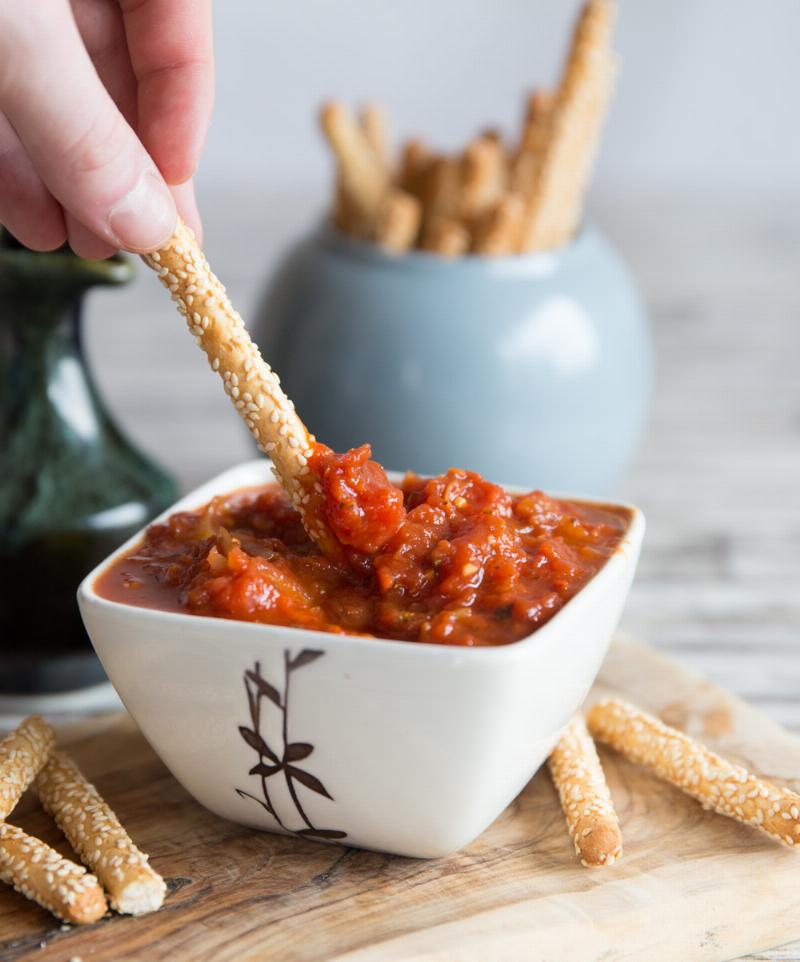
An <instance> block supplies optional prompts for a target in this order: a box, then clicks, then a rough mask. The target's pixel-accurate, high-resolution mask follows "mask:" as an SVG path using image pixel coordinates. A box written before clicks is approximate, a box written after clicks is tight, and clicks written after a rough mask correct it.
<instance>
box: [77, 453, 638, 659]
mask: <svg viewBox="0 0 800 962" xmlns="http://www.w3.org/2000/svg"><path fill="white" fill-rule="evenodd" d="M270 467H271V461H270V460H269V459H268V458H255V459H251V460H248V461H243V462H241V463H240V464H237V465H234V466H233V467H231V468H227V469H226V470H225V471H222V472H220V473H219V474H217V475H215V476H214V477H212V478H210V479H209V480H208V481H205V482H204V483H202V484H200V485H198V486H197V487H195V488H193V489H192V490H191V491H189V492H188V493H187V494H185V495H183V496H182V497H180V498H179V499H178V500H177V501H176V502H175V503H174V504H172V505H171V506H170V507H168V508H166V509H165V510H164V511H162V512H161V513H160V514H159V515H158V516H157V517H155V518H153V519H152V521H150V522H148V524H146V525H144V526H143V527H142V528H140V529H139V530H138V531H137V532H136V533H135V534H133V535H131V537H130V538H128V539H127V541H125V542H124V543H123V544H121V545H120V546H119V547H118V548H116V549H115V550H114V551H112V552H111V554H109V555H108V557H106V558H105V559H104V560H103V561H101V562H100V563H99V564H98V565H96V566H95V567H94V568H93V569H92V570H91V571H90V572H89V573H88V574H87V575H86V576H85V577H84V578H83V580H82V581H81V583H80V585H79V586H78V590H77V596H78V602H79V606H80V607H81V613H82V614H83V606H84V605H90V606H92V607H95V608H98V609H100V610H105V611H115V612H117V613H120V612H122V613H123V614H124V615H126V616H128V617H131V618H135V619H137V620H141V621H144V622H148V621H149V622H151V623H156V622H161V623H162V624H163V623H164V621H165V620H166V621H167V622H168V623H172V624H181V623H182V624H184V625H187V626H194V627H198V626H199V625H202V624H206V625H216V626H217V627H219V628H223V627H224V630H225V634H226V635H227V636H228V637H226V638H225V644H237V643H238V642H239V641H240V640H242V641H243V640H244V639H245V638H247V639H250V640H252V639H256V640H258V639H263V640H268V639H269V638H270V636H273V638H278V637H280V636H281V635H283V634H284V633H285V632H290V633H291V635H292V636H296V637H297V643H298V645H301V646H302V647H308V646H309V645H313V644H314V643H316V644H319V643H320V642H321V640H323V639H324V640H325V642H326V643H327V644H328V645H334V646H336V645H337V644H346V645H348V646H351V647H353V646H354V647H356V648H364V649H365V650H369V651H374V652H379V651H381V650H384V651H387V652H394V653H396V654H399V653H400V652H407V653H408V655H407V656H408V657H411V656H412V655H414V654H416V655H417V656H418V657H423V658H426V659H431V658H434V659H436V658H438V659H442V658H445V659H448V660H451V659H453V658H458V657H466V658H469V659H477V660H478V662H480V661H481V660H487V659H488V660H491V661H497V660H498V659H505V660H507V659H516V658H520V657H522V656H523V655H524V654H525V653H526V652H528V651H529V650H530V649H531V648H533V647H538V646H539V645H541V644H542V643H543V641H542V639H546V638H547V637H549V636H550V635H551V634H553V633H554V632H555V631H558V630H559V629H560V627H561V625H562V623H563V622H564V621H565V620H566V619H567V618H569V617H570V616H571V615H572V616H573V617H574V614H573V613H574V612H575V611H576V609H577V608H579V607H584V606H585V604H586V603H587V602H588V601H589V600H591V599H592V598H593V597H594V596H595V595H597V594H598V593H600V592H601V591H603V590H605V588H606V585H607V584H608V583H609V582H611V581H613V580H614V579H615V577H616V576H617V575H618V574H619V573H621V572H622V571H623V570H624V569H625V568H626V567H627V566H628V565H629V564H631V563H632V562H633V561H634V560H635V559H636V556H637V555H638V551H639V548H640V546H641V543H642V539H643V537H644V531H645V518H644V514H643V513H642V511H641V510H640V509H639V508H637V507H636V506H635V505H632V504H629V503H627V502H623V501H610V500H608V499H605V498H593V497H588V496H584V495H573V494H571V493H562V492H556V493H552V492H550V494H551V496H552V497H556V498H559V499H563V500H568V501H577V502H581V503H584V504H596V505H607V506H609V507H616V508H624V509H626V510H627V511H629V512H630V521H629V523H628V527H627V529H626V532H625V538H624V539H623V540H622V541H621V542H620V544H619V545H618V547H617V548H616V550H615V551H614V553H613V554H612V555H611V557H610V558H609V559H608V560H607V561H606V563H605V564H604V565H603V567H602V568H601V569H600V570H599V571H598V572H597V573H596V574H595V575H593V576H592V577H591V578H590V580H589V581H588V582H587V583H586V584H585V585H584V586H583V588H581V589H580V590H579V591H578V592H576V594H575V595H573V597H572V598H570V599H569V600H568V601H567V602H566V603H565V604H564V605H563V606H562V607H561V608H560V609H559V610H558V611H557V612H556V613H555V614H554V615H553V616H552V617H551V618H550V619H549V621H547V622H545V624H543V625H541V626H540V627H538V628H535V629H534V630H533V631H532V632H531V633H530V634H528V635H525V636H524V637H522V638H518V639H517V640H516V641H511V642H508V644H505V645H486V646H480V645H478V646H474V647H471V646H465V645H443V644H437V643H435V642H424V641H405V640H401V639H395V638H381V637H379V636H377V635H366V636H365V635H351V634H347V633H346V632H342V633H336V632H328V631H319V630H316V629H309V628H294V627H292V626H290V625H265V624H260V623H258V622H252V621H239V620H236V619H233V618H220V617H217V616H215V615H202V616H201V615H193V614H189V613H188V612H182V611H164V610H162V609H160V608H147V607H139V606H138V605H129V604H125V603H124V602H121V601H113V600H111V599H110V598H104V597H103V596H102V595H100V594H98V593H97V592H96V591H95V588H94V585H95V582H96V581H97V579H98V578H99V577H100V576H101V575H102V574H103V573H104V572H105V571H106V570H107V569H108V568H109V567H111V565H113V564H114V562H115V561H116V560H117V559H118V558H119V557H121V556H122V555H124V554H125V553H127V552H128V551H129V550H130V549H131V548H132V547H133V546H134V545H135V544H137V543H138V542H139V540H140V539H141V538H142V537H143V535H144V533H145V531H146V529H147V528H148V527H149V525H151V524H158V523H160V522H162V521H164V520H165V519H166V518H168V517H169V516H170V515H171V514H174V513H175V512H176V511H187V510H193V509H195V508H198V507H200V506H202V505H203V504H205V503H206V502H207V501H209V500H210V498H212V497H215V496H216V495H218V494H223V493H225V491H226V490H230V491H235V490H236V489H237V488H246V487H249V486H251V485H257V484H259V483H267V482H268V481H269V480H271V479H272V478H271V471H270ZM256 472H260V473H261V474H262V479H261V480H260V481H259V480H258V479H255V480H241V481H238V483H237V482H234V481H232V480H229V479H233V478H237V477H239V476H240V475H249V474H253V473H256ZM405 473H406V472H404V471H387V474H388V475H389V477H390V479H391V480H393V481H396V480H400V479H401V478H402V477H404V475H405ZM502 487H504V488H505V489H506V490H507V491H509V492H511V493H514V494H524V493H526V491H529V490H535V488H525V487H522V486H520V485H502ZM576 602H577V604H576ZM565 616H566V617H565Z"/></svg>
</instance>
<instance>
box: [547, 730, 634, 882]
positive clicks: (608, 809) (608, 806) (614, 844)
mask: <svg viewBox="0 0 800 962" xmlns="http://www.w3.org/2000/svg"><path fill="white" fill-rule="evenodd" d="M547 765H548V768H549V769H550V775H551V776H552V778H553V783H554V785H555V786H556V789H557V790H558V796H559V799H560V800H561V807H562V808H563V810H564V816H565V818H566V820H567V829H568V830H569V834H570V838H571V839H572V841H573V843H574V845H575V854H576V855H577V856H578V857H579V858H580V860H581V864H582V865H585V866H587V868H588V867H592V866H598V865H611V864H612V863H613V862H615V861H616V860H617V859H618V858H620V856H621V855H622V833H621V832H620V827H619V819H618V818H617V813H616V812H615V811H614V804H613V802H612V801H611V793H610V792H609V790H608V784H607V783H606V778H605V775H604V774H603V768H602V766H601V764H600V759H599V758H598V757H597V749H596V748H595V746H594V742H593V741H592V737H591V735H590V734H589V732H588V731H587V729H586V722H585V721H584V719H583V715H580V714H578V715H575V717H574V718H573V719H572V721H570V723H569V725H567V727H566V729H565V731H564V734H563V735H562V736H561V738H560V740H559V742H558V744H557V745H556V747H555V748H554V749H553V751H552V753H551V754H550V757H549V758H548V759H547Z"/></svg>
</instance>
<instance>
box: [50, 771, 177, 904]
mask: <svg viewBox="0 0 800 962" xmlns="http://www.w3.org/2000/svg"><path fill="white" fill-rule="evenodd" d="M36 791H37V792H38V794H39V798H40V799H41V802H42V805H43V806H44V808H45V810H46V811H47V812H49V813H50V814H51V815H52V816H53V818H54V819H55V821H56V824H57V825H58V827H59V828H60V829H61V831H62V832H63V833H64V834H65V835H66V836H67V839H68V840H69V843H70V845H71V846H72V847H73V848H74V849H75V851H76V852H77V853H78V855H80V857H81V859H82V860H83V862H85V864H86V865H88V866H89V867H90V868H91V869H93V870H94V871H95V872H96V874H97V877H98V878H99V879H100V881H101V882H102V883H103V886H104V888H105V890H106V891H107V892H108V896H109V899H110V901H111V905H112V906H113V907H114V908H115V909H116V910H117V911H118V912H123V913H125V914H126V915H142V914H144V913H145V912H153V911H155V910H156V909H158V908H160V907H161V905H162V903H163V901H164V895H165V894H166V891H167V887H166V884H165V883H164V879H163V878H161V876H160V875H159V874H158V873H157V872H156V871H154V870H153V869H152V868H151V867H150V865H149V864H148V857H147V856H146V855H144V854H143V853H142V852H140V851H139V849H138V848H137V847H136V846H135V845H134V844H133V842H132V841H131V838H130V836H129V835H128V833H127V832H126V831H125V829H124V828H123V827H122V825H120V822H119V819H118V818H117V816H116V815H115V814H114V812H113V811H112V810H111V809H110V808H109V806H108V804H107V803H106V802H105V801H104V800H103V799H102V797H101V796H100V793H99V792H98V791H97V789H96V788H95V787H94V785H92V784H91V783H90V782H88V781H87V780H86V779H85V778H84V777H83V775H82V774H81V773H80V771H79V770H78V767H77V765H75V763H74V762H73V761H71V760H70V759H69V758H67V757H66V755H62V754H61V753H60V752H54V753H53V754H52V755H51V756H50V760H49V761H48V763H47V764H46V765H45V767H44V768H43V769H42V771H41V772H40V774H39V777H38V778H37V779H36Z"/></svg>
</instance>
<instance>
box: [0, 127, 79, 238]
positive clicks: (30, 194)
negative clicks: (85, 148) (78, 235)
mask: <svg viewBox="0 0 800 962" xmlns="http://www.w3.org/2000/svg"><path fill="white" fill-rule="evenodd" d="M0 223H2V224H5V226H6V227H7V228H8V229H9V231H11V233H12V234H13V235H14V237H16V238H17V240H18V241H19V242H20V243H21V244H24V245H25V246H26V247H30V248H31V250H35V251H51V250H55V248H57V247H60V246H61V245H62V244H63V243H64V241H65V240H66V239H67V231H66V227H65V225H64V217H63V215H62V213H61V207H60V206H59V205H58V204H57V203H56V201H55V200H54V199H53V196H52V194H51V193H50V191H49V190H48V189H47V188H46V187H45V185H44V184H43V183H42V179H41V177H39V175H38V174H37V173H36V170H35V169H34V166H33V164H32V163H31V162H30V158H29V157H28V155H27V154H26V152H25V148H24V147H23V146H22V144H21V143H20V142H19V137H17V135H16V133H15V132H14V128H13V127H12V126H11V124H10V123H9V122H8V120H6V118H5V117H4V116H3V115H2V114H0Z"/></svg>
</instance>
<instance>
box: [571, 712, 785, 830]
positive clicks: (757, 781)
mask: <svg viewBox="0 0 800 962" xmlns="http://www.w3.org/2000/svg"><path fill="white" fill-rule="evenodd" d="M587 721H588V725H589V731H590V732H591V733H592V735H594V737H595V738H596V739H597V740H598V741H601V742H603V743H604V744H606V745H608V746H609V747H610V748H613V749H615V750H616V751H618V752H620V753H621V754H622V755H624V756H625V758H627V759H629V760H630V761H632V762H636V764H638V765H644V766H645V767H646V768H649V769H650V770H651V771H652V772H653V773H654V774H655V775H657V776H658V777H659V778H663V779H664V781H667V782H669V783H670V784H671V785H675V786H676V787H677V788H680V789H681V791H683V792H686V794H687V795H691V796H692V798H696V799H697V801H699V802H700V803H701V804H702V806H703V808H706V809H710V810H713V811H715V812H718V813H719V814H720V815H727V817H728V818H733V819H735V820H736V821H737V822H743V823H744V824H746V825H752V826H753V827H754V828H758V829H760V830H761V831H762V832H766V833H767V835H770V836H771V837H772V838H774V839H776V840H777V841H778V842H781V844H783V845H787V846H790V847H791V846H794V845H795V844H797V843H798V839H800V795H798V794H797V793H796V792H792V791H790V790H789V789H787V788H780V787H779V786H777V785H773V784H771V783H770V782H767V781H764V780H763V779H761V778H758V776H756V775H753V774H752V773H751V772H748V771H747V769H745V768H742V767H741V766H740V765H734V764H733V763H732V762H729V761H726V760H725V759H724V758H721V757H720V756H719V755H717V754H715V753H714V752H712V751H710V750H709V749H707V748H705V747H704V746H703V745H701V744H699V743H698V742H696V741H694V739H692V738H690V737H689V736H688V735H684V734H683V732H679V731H677V730H676V729H675V728H670V726H669V725H665V724H664V723H663V722H661V721H659V720H658V719H657V718H654V717H653V716H652V715H648V714H647V713H646V712H643V711H640V710H639V709H638V708H635V707H634V706H633V705H629V704H627V703H626V702H622V701H617V700H616V699H609V700H607V701H602V702H599V703H598V704H597V705H595V706H594V707H593V708H592V710H591V711H590V712H589V716H588V719H587Z"/></svg>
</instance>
